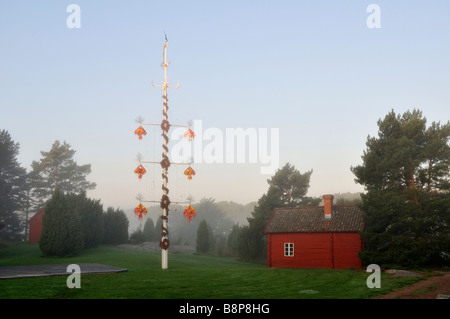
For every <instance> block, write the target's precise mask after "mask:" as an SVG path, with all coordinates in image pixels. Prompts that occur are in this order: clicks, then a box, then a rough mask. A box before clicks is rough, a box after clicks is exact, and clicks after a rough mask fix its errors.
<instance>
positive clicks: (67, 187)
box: [0, 109, 450, 267]
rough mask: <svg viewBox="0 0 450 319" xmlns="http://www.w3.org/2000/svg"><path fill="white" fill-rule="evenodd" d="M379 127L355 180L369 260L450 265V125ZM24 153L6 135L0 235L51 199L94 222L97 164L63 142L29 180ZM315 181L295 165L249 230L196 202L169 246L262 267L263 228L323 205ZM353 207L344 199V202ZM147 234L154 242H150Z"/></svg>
mask: <svg viewBox="0 0 450 319" xmlns="http://www.w3.org/2000/svg"><path fill="white" fill-rule="evenodd" d="M377 125H378V135H377V136H373V137H371V136H368V137H367V141H366V149H364V150H363V155H362V156H361V159H362V163H361V164H360V165H356V166H352V167H350V170H351V172H352V173H353V174H354V176H355V182H356V183H358V184H360V185H362V186H364V188H365V192H363V193H362V194H361V198H360V201H358V205H360V208H361V209H362V211H363V212H364V222H365V228H364V230H363V231H362V232H361V236H362V239H363V240H364V243H365V248H364V250H363V251H361V252H360V258H361V260H362V261H363V263H364V264H366V265H367V264H371V263H376V264H378V265H396V266H408V267H411V266H418V267H421V266H442V265H446V266H448V265H450V227H449V225H450V173H449V168H450V146H449V138H450V123H449V122H448V121H447V123H445V124H441V123H440V122H432V123H431V124H430V125H428V126H427V119H426V118H425V117H424V116H423V114H422V112H421V111H420V110H416V109H414V110H413V111H406V112H404V113H403V114H396V113H395V112H394V111H393V110H392V111H391V112H389V113H388V114H387V115H386V116H385V117H384V118H383V119H379V120H378V121H377ZM18 149H19V147H18V144H17V143H14V142H12V140H11V138H10V136H9V134H8V133H7V132H6V131H1V132H0V176H1V179H0V228H2V227H3V230H0V236H2V237H3V238H9V237H14V234H17V233H18V226H17V223H16V221H15V219H16V218H17V216H16V215H17V214H15V212H16V211H19V210H22V211H27V210H28V208H29V207H32V205H33V204H34V205H36V203H40V202H45V201H48V198H49V196H50V195H51V194H54V195H53V196H55V198H56V199H57V198H59V200H58V201H60V200H62V199H63V201H64V200H67V201H68V202H71V203H72V204H70V205H69V206H70V207H71V208H70V209H71V210H72V213H70V214H68V215H67V217H65V218H66V220H67V221H69V220H71V219H73V221H71V222H73V223H81V220H80V221H76V219H77V218H79V219H86V216H83V215H82V213H81V212H82V211H86V209H85V207H88V206H89V205H91V206H89V207H95V206H96V205H99V203H95V201H92V200H89V199H87V198H85V195H83V192H82V190H83V189H89V188H92V187H95V184H94V183H89V182H87V181H86V180H85V176H86V175H87V174H88V173H89V172H90V166H89V165H82V166H78V165H77V164H76V163H75V162H74V161H73V159H72V156H73V153H74V152H73V151H72V150H70V146H69V145H68V144H67V143H64V144H61V143H59V142H58V141H57V142H55V144H54V145H53V147H52V150H51V151H50V152H42V153H41V154H42V155H43V158H42V159H41V160H40V161H39V162H33V164H32V168H33V169H32V171H31V172H30V173H26V172H25V170H24V169H23V168H21V167H20V165H19V164H18V163H17V158H16V156H17V153H18ZM60 167H64V169H61V168H60ZM74 172H75V173H74ZM312 173H313V170H312V169H311V170H309V171H307V172H304V173H301V172H299V171H298V170H297V169H296V168H295V166H294V165H291V164H289V163H287V164H285V165H284V166H283V167H282V168H280V169H279V170H278V171H277V172H276V173H275V174H274V175H273V176H272V177H271V178H270V179H268V180H267V182H268V185H269V188H268V190H267V192H266V193H265V194H263V195H262V196H261V198H260V199H259V200H258V202H257V204H256V206H255V207H254V209H253V211H252V213H251V216H250V217H248V218H247V220H248V223H247V224H244V225H242V224H237V223H236V224H234V225H233V223H232V222H231V220H230V219H229V218H227V214H226V211H224V209H223V208H224V206H223V205H218V203H215V201H214V199H211V198H209V199H206V198H204V199H202V200H201V201H200V203H198V204H196V209H197V216H202V217H201V218H199V217H197V218H196V219H194V220H193V222H192V224H191V225H190V227H186V228H184V229H183V231H181V228H178V227H181V226H179V225H180V223H175V224H172V225H169V226H170V227H171V228H170V232H171V235H170V237H171V242H172V243H177V242H178V243H182V244H189V245H196V246H197V250H198V251H199V252H208V253H216V254H220V255H227V256H236V257H238V258H240V259H243V260H247V261H264V260H265V258H266V251H267V249H266V237H265V234H264V228H265V226H266V224H267V222H268V219H269V217H270V215H271V213H272V212H273V210H274V208H276V207H291V206H316V205H319V204H320V202H321V198H320V197H317V198H316V197H310V196H307V193H308V189H309V183H310V178H311V175H312ZM70 174H74V176H76V177H77V178H76V179H75V182H74V183H70V182H68V176H69V175H70ZM58 191H60V192H61V194H59V195H58ZM72 193H73V194H78V195H70V194H72ZM80 194H81V195H80ZM83 196H84V197H83ZM65 197H67V198H65ZM56 199H55V200H56ZM58 201H57V202H58ZM77 201H79V202H80V203H76V202H77ZM351 201H352V200H350V202H349V200H347V199H342V200H341V202H340V203H341V204H349V203H351ZM74 203H75V204H74ZM47 204H48V205H53V206H54V207H55V209H56V208H58V209H62V208H61V207H64V204H61V203H60V204H55V203H53V202H52V201H50V202H48V203H47ZM177 209H179V208H176V207H175V210H177ZM93 211H95V209H93ZM98 211H100V210H98ZM74 212H78V213H74ZM92 214H93V215H92V216H90V217H89V218H93V219H95V218H96V217H95V216H96V214H99V213H92ZM69 215H70V217H69ZM76 216H78V217H76ZM49 218H50V217H49ZM177 218H178V219H180V218H181V219H182V214H172V219H171V220H172V221H174V220H176V219H177ZM148 222H149V223H150V221H148ZM105 225H106V224H103V227H104V231H105V229H106V226H105ZM200 226H201V227H200ZM82 228H83V227H82ZM158 229H159V228H158V225H148V226H147V225H146V226H144V229H143V230H142V231H140V230H139V232H142V233H143V234H144V237H142V236H141V235H142V234H139V233H138V232H137V233H136V234H132V235H133V236H131V238H133V240H138V239H139V236H141V237H142V238H144V240H149V241H151V240H157V239H156V238H159V237H160V236H159V235H158ZM147 232H152V233H153V235H148V236H150V237H145V236H147V235H145V234H146V233H147ZM93 233H96V235H97V236H98V234H99V232H98V231H97V232H93ZM181 234H183V235H182V236H181ZM71 236H72V235H71ZM73 236H75V237H76V238H83V244H82V246H83V247H89V246H90V245H91V244H92V243H98V241H99V240H98V238H96V237H95V236H90V235H89V233H88V231H87V228H86V234H83V235H82V236H81V235H80V234H78V235H76V234H74V235H73ZM52 238H53V237H52ZM51 241H52V242H59V239H57V237H54V238H53V239H51ZM80 241H81V239H80Z"/></svg>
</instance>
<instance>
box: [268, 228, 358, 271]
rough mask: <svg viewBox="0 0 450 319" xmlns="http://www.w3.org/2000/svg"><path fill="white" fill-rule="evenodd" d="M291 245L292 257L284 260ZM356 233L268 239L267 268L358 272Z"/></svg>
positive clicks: (287, 236) (279, 235)
mask: <svg viewBox="0 0 450 319" xmlns="http://www.w3.org/2000/svg"><path fill="white" fill-rule="evenodd" d="M284 243H294V256H292V257H290V256H289V257H288V256H284ZM361 248H362V245H361V237H360V235H359V234H358V233H325V232H324V233H320V232H317V233H285V234H268V235H267V264H268V266H269V267H275V268H349V267H353V268H361V267H362V265H361V261H360V259H359V257H358V251H360V250H361Z"/></svg>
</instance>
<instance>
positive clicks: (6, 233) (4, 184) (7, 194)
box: [0, 130, 26, 239]
mask: <svg viewBox="0 0 450 319" xmlns="http://www.w3.org/2000/svg"><path fill="white" fill-rule="evenodd" d="M19 148H20V146H19V143H14V141H13V140H12V139H11V136H10V134H9V133H8V131H6V130H2V131H0V223H1V224H2V225H3V227H1V228H2V229H0V238H3V239H16V238H17V237H18V234H19V232H20V231H21V230H22V227H21V225H20V219H19V216H18V214H17V212H18V211H22V210H23V200H24V198H25V196H26V194H25V192H24V185H25V182H26V170H25V169H24V168H22V167H21V166H20V164H19V162H18V160H17V156H18V154H19Z"/></svg>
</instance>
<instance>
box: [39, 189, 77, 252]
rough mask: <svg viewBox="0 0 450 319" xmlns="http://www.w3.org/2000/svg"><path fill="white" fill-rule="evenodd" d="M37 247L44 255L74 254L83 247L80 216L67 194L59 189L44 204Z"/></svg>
mask: <svg viewBox="0 0 450 319" xmlns="http://www.w3.org/2000/svg"><path fill="white" fill-rule="evenodd" d="M39 247H40V249H41V250H42V252H43V254H44V256H66V255H75V254H76V253H78V252H79V251H80V250H81V249H83V247H84V237H83V232H82V228H81V221H80V216H79V215H78V214H77V213H76V212H75V209H74V207H73V202H72V200H71V199H70V198H69V196H67V195H64V194H63V193H62V192H61V191H59V190H56V191H55V193H54V194H53V196H52V198H51V199H50V200H49V201H48V202H47V204H46V205H45V214H44V215H43V217H42V233H41V238H40V242H39Z"/></svg>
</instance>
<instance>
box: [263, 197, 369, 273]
mask: <svg viewBox="0 0 450 319" xmlns="http://www.w3.org/2000/svg"><path fill="white" fill-rule="evenodd" d="M323 200H324V206H315V207H286V208H276V209H275V210H274V211H273V213H272V216H271V217H270V219H269V222H268V223H267V225H266V228H265V233H266V234H267V265H268V266H269V267H275V268H341V269H342V268H350V267H353V268H362V263H361V260H360V259H359V257H358V251H361V250H362V249H363V241H362V239H361V236H360V234H359V233H360V231H361V230H362V229H363V228H364V222H363V212H362V211H361V210H360V209H359V208H358V206H357V205H345V206H344V205H336V206H333V195H324V196H323Z"/></svg>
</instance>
